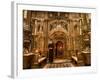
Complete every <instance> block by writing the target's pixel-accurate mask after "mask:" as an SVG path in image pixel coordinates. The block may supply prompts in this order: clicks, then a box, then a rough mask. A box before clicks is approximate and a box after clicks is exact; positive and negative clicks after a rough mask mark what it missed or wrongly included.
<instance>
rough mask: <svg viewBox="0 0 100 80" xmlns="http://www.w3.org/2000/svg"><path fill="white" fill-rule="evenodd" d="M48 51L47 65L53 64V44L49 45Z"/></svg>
mask: <svg viewBox="0 0 100 80" xmlns="http://www.w3.org/2000/svg"><path fill="white" fill-rule="evenodd" d="M48 49H49V63H52V62H53V55H54V44H53V42H50V43H49V45H48Z"/></svg>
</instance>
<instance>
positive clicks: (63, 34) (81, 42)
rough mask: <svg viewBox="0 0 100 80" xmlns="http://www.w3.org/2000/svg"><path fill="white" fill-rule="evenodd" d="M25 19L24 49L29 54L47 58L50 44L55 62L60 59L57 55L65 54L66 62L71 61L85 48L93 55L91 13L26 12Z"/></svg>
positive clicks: (63, 55) (24, 13) (24, 12)
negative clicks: (91, 48) (91, 47)
mask: <svg viewBox="0 0 100 80" xmlns="http://www.w3.org/2000/svg"><path fill="white" fill-rule="evenodd" d="M23 16H24V19H23V22H24V23H23V24H24V30H23V31H24V34H23V35H24V37H23V38H24V40H23V45H24V48H27V49H28V51H29V52H33V53H34V52H36V50H38V51H40V53H41V55H42V56H47V55H48V44H49V42H50V41H51V40H52V42H53V43H54V53H55V54H54V58H57V56H56V55H58V57H60V56H61V55H60V56H59V54H60V53H59V54H56V53H57V51H58V52H59V51H61V52H62V53H63V54H62V57H61V58H63V59H71V56H73V55H74V56H75V55H77V52H79V53H81V52H82V51H83V50H85V49H86V48H88V49H89V51H90V34H91V27H90V25H91V18H90V16H91V14H90V13H74V12H49V11H48V12H47V11H29V10H24V11H23ZM25 40H26V41H25Z"/></svg>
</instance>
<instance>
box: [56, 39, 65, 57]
mask: <svg viewBox="0 0 100 80" xmlns="http://www.w3.org/2000/svg"><path fill="white" fill-rule="evenodd" d="M63 56H64V44H63V42H62V41H57V42H56V51H55V57H56V58H63Z"/></svg>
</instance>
